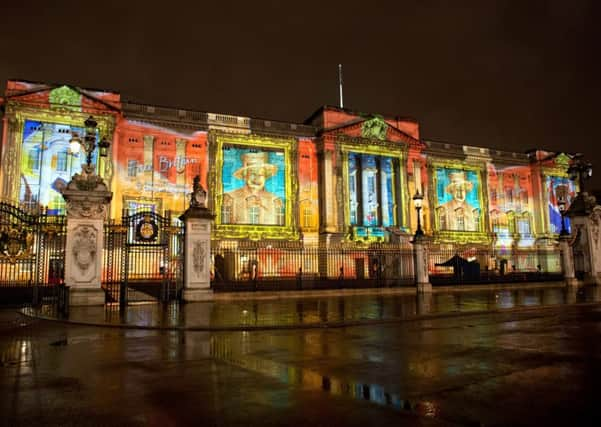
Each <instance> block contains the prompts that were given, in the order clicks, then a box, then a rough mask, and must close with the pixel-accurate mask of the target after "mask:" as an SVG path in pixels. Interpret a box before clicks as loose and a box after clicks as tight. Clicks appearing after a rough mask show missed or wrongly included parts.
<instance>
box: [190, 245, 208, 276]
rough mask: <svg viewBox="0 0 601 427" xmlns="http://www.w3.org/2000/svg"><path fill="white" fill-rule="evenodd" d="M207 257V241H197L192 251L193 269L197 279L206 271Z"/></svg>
mask: <svg viewBox="0 0 601 427" xmlns="http://www.w3.org/2000/svg"><path fill="white" fill-rule="evenodd" d="M206 255H207V241H206V240H197V241H195V242H194V248H193V249H192V269H193V270H194V273H196V276H197V277H200V276H201V274H202V273H203V272H204V271H205V267H206V266H205V260H206Z"/></svg>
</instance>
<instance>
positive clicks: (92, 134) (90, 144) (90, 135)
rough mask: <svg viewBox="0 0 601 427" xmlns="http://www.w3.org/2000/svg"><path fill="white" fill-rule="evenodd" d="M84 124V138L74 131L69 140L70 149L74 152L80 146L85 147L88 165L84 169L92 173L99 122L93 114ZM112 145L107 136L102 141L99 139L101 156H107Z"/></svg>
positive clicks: (76, 151) (77, 150)
mask: <svg viewBox="0 0 601 427" xmlns="http://www.w3.org/2000/svg"><path fill="white" fill-rule="evenodd" d="M84 126H85V128H86V134H85V135H84V137H83V140H82V139H81V138H80V137H79V135H77V134H76V133H74V134H73V137H72V138H71V141H69V149H70V151H71V153H73V154H76V153H78V152H79V150H80V148H83V149H84V151H85V153H86V165H85V166H84V170H85V172H86V173H87V174H92V173H93V170H92V153H93V152H94V149H95V148H96V128H97V126H98V123H97V122H96V120H94V118H93V117H92V116H90V117H88V119H87V120H86V121H85V122H84ZM110 146H111V143H110V142H109V141H107V140H106V139H105V138H102V139H101V140H100V141H98V152H99V154H100V157H106V156H107V155H108V149H109V147H110Z"/></svg>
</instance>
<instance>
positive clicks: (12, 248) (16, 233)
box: [0, 226, 33, 264]
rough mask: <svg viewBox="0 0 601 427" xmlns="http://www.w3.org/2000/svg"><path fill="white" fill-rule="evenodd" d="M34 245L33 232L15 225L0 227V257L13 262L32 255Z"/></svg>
mask: <svg viewBox="0 0 601 427" xmlns="http://www.w3.org/2000/svg"><path fill="white" fill-rule="evenodd" d="M32 246H33V234H32V233H30V232H27V231H25V230H19V229H17V228H15V227H14V226H4V227H2V229H0V258H5V259H8V262H10V263H11V264H15V263H16V262H17V260H20V259H26V258H29V257H31V256H32V255H33V253H32Z"/></svg>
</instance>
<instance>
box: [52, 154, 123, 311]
mask: <svg viewBox="0 0 601 427" xmlns="http://www.w3.org/2000/svg"><path fill="white" fill-rule="evenodd" d="M63 197H64V199H65V201H66V204H67V244H66V249H65V285H66V286H69V288H70V289H69V304H70V305H73V306H76V305H103V304H104V302H105V295H104V291H103V290H102V287H101V277H102V250H103V244H104V220H105V217H106V211H107V207H108V204H109V203H110V202H111V199H112V193H111V192H110V191H108V189H107V187H106V184H105V183H104V181H103V180H102V178H100V177H99V176H98V175H96V174H95V173H94V171H93V169H92V168H91V167H90V166H84V167H83V170H82V172H81V174H75V175H74V176H73V179H72V180H71V181H70V182H69V184H67V187H66V188H65V190H64V191H63Z"/></svg>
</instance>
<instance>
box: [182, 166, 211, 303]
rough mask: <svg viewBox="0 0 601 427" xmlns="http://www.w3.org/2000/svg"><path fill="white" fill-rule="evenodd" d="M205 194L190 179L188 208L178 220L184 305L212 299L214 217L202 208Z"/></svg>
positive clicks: (200, 187) (196, 183) (198, 180)
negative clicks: (181, 234) (181, 227)
mask: <svg viewBox="0 0 601 427" xmlns="http://www.w3.org/2000/svg"><path fill="white" fill-rule="evenodd" d="M206 201H207V193H206V191H205V190H204V189H203V188H202V186H201V185H200V177H199V176H198V175H197V176H195V177H194V183H193V187H192V193H191V194H190V207H189V208H188V209H187V210H186V211H185V212H184V213H183V214H182V216H181V217H180V219H181V220H182V221H183V222H184V227H185V239H184V291H183V300H184V301H185V302H192V301H206V300H211V299H212V295H213V293H212V291H211V221H213V219H214V218H215V215H213V214H212V213H211V212H210V211H209V209H207V207H206Z"/></svg>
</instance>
